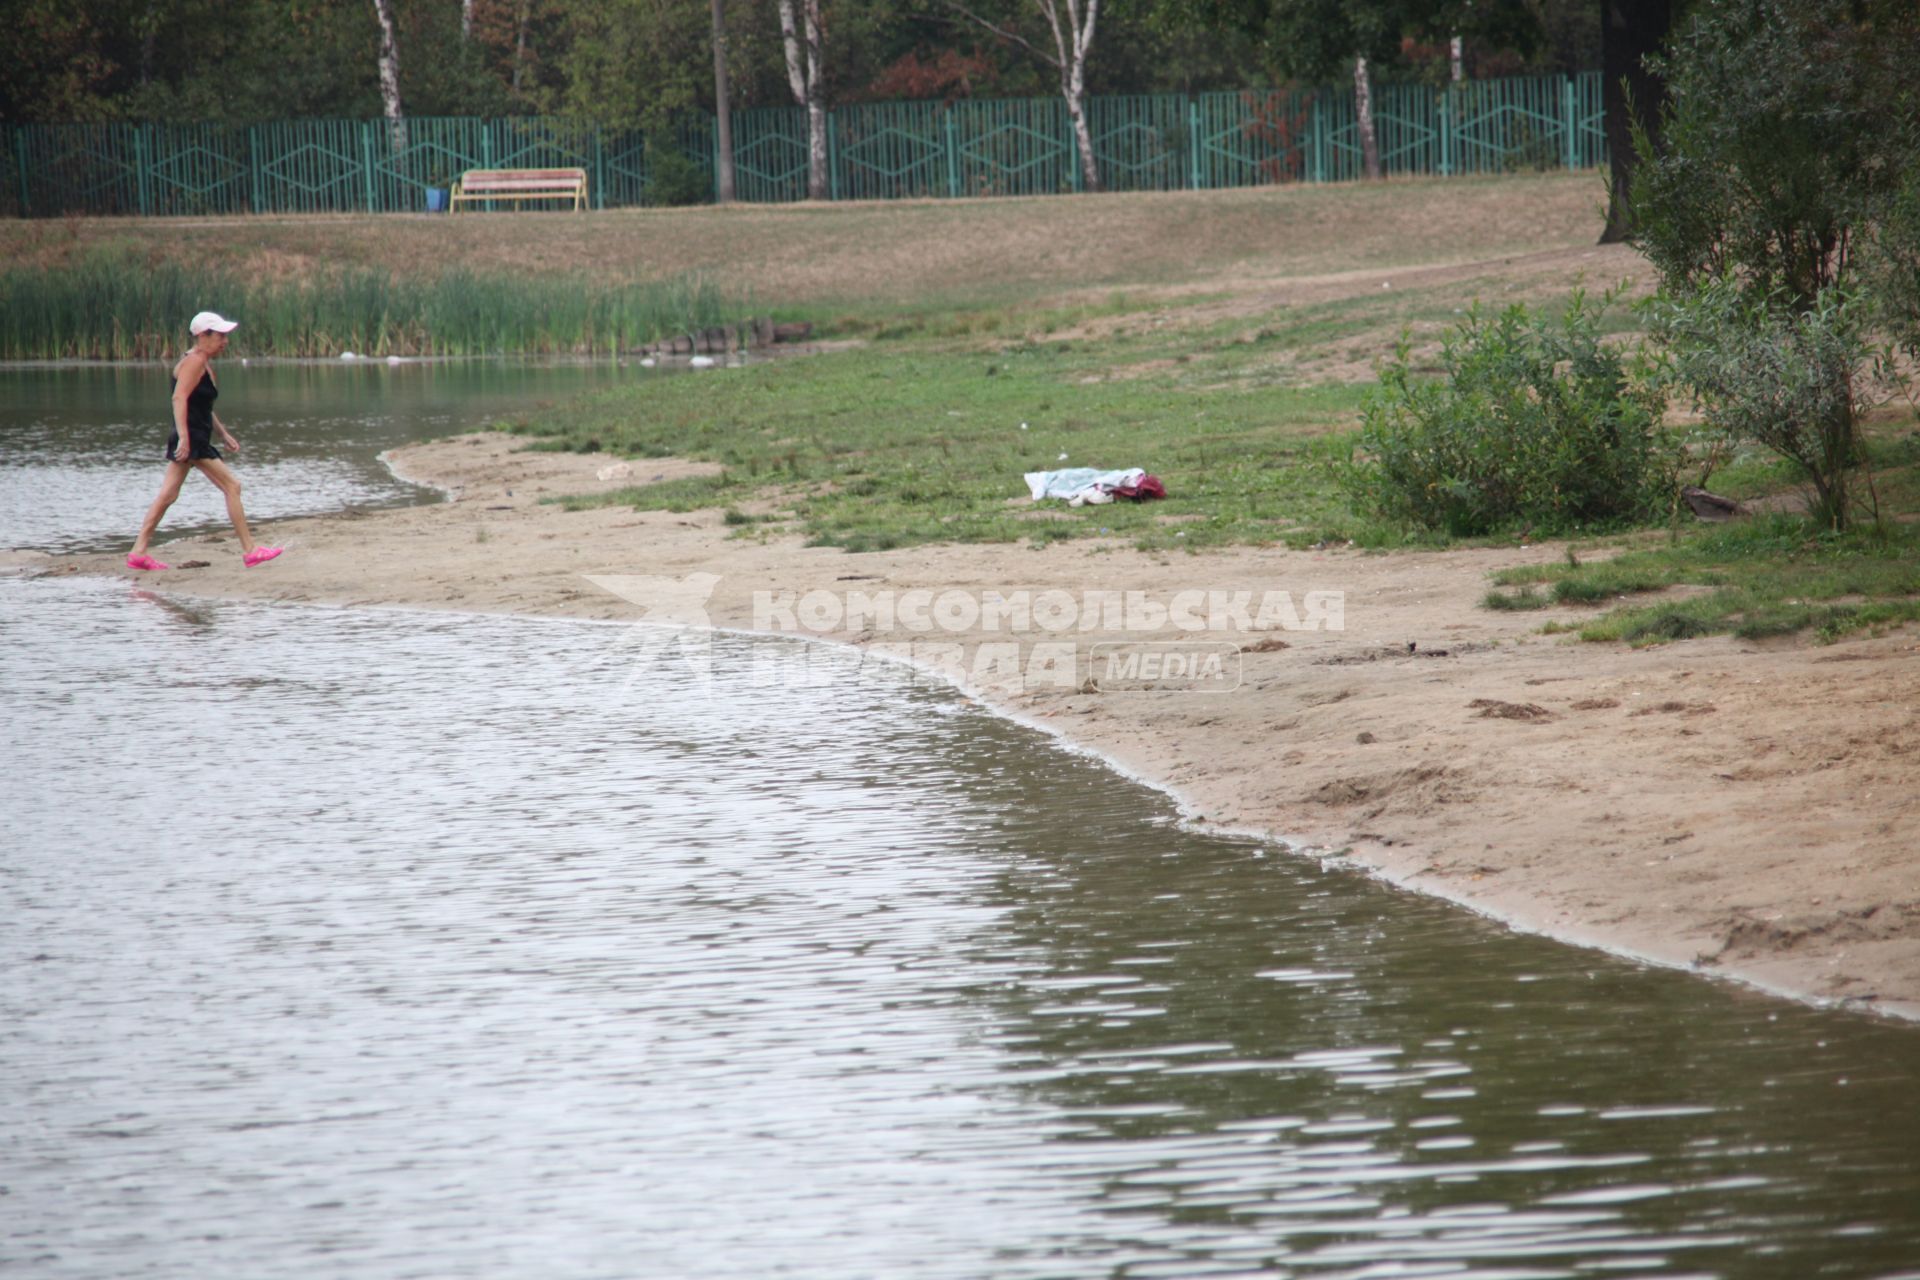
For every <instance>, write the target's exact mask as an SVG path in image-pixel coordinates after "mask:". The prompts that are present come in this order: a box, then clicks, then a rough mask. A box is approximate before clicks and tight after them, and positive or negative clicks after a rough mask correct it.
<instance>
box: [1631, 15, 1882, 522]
mask: <svg viewBox="0 0 1920 1280" xmlns="http://www.w3.org/2000/svg"><path fill="white" fill-rule="evenodd" d="M1916 14H1920V10H1916V9H1915V7H1914V5H1913V3H1912V0H1703V2H1702V3H1701V4H1699V5H1697V6H1695V7H1694V9H1693V12H1692V13H1691V15H1690V18H1689V21H1688V22H1687V23H1686V25H1685V26H1684V27H1683V28H1682V29H1681V30H1680V31H1679V32H1678V34H1677V35H1676V36H1675V39H1674V41H1673V44H1672V47H1671V49H1670V50H1669V52H1668V54H1667V55H1666V57H1665V58H1664V59H1662V60H1661V61H1660V63H1659V66H1658V68H1657V69H1658V70H1659V71H1660V72H1662V73H1663V74H1664V75H1665V77H1666V79H1667V89H1668V104H1667V107H1666V110H1665V112H1664V113H1663V122H1662V126H1661V141H1660V143H1659V145H1658V146H1656V145H1655V144H1654V142H1653V141H1652V139H1651V138H1649V137H1648V136H1647V134H1646V133H1645V131H1644V130H1642V131H1639V132H1637V133H1636V135H1635V138H1634V149H1635V151H1636V153H1637V163H1636V165H1635V167H1634V177H1633V193H1632V205H1633V215H1634V219H1635V222H1636V223H1637V226H1638V233H1637V238H1638V241H1639V243H1640V246H1641V248H1642V249H1643V250H1644V251H1645V252H1646V254H1647V257H1648V259H1649V260H1650V261H1651V262H1652V263H1653V265H1654V266H1655V268H1657V269H1658V271H1659V272H1660V279H1661V284H1662V287H1663V291H1664V294H1665V298H1664V300H1663V304H1662V309H1661V311H1660V313H1659V314H1658V315H1657V316H1656V320H1657V322H1658V332H1659V334H1660V336H1661V337H1662V338H1663V339H1664V340H1665V341H1666V342H1667V344H1668V345H1669V347H1670V348H1671V349H1672V350H1673V352H1674V354H1675V357H1676V359H1675V373H1676V375H1677V381H1678V382H1679V384H1680V385H1681V386H1682V387H1684V388H1686V389H1687V390H1689V391H1691V393H1692V394H1693V397H1694V399H1695V402H1696V403H1697V405H1698V406H1699V408H1700V409H1701V411H1702V413H1703V415H1704V417H1705V419H1706V421H1707V423H1708V425H1709V427H1711V428H1713V429H1715V430H1718V431H1720V432H1723V433H1724V434H1725V435H1726V436H1727V437H1729V438H1731V439H1736V440H1753V441H1757V442H1758V443H1760V444H1763V445H1765V446H1766V447H1768V448H1770V449H1772V450H1774V451H1775V452H1776V453H1778V454H1780V455H1781V456H1782V457H1785V458H1789V459H1791V460H1792V461H1793V462H1794V463H1795V464H1796V465H1797V466H1798V467H1800V468H1801V469H1802V470H1803V471H1804V473H1805V475H1806V477H1807V479H1808V481H1809V482H1810V485H1811V487H1812V489H1813V502H1812V504H1811V507H1812V513H1813V515H1814V518H1815V519H1816V521H1817V522H1818V523H1820V524H1821V525H1824V526H1826V527H1828V528H1831V529H1841V528H1845V527H1846V526H1847V525H1848V524H1849V523H1851V522H1852V521H1853V520H1854V519H1855V518H1857V516H1858V515H1859V514H1861V513H1862V512H1861V510H1859V509H1860V508H1862V507H1863V506H1865V507H1866V510H1867V513H1869V514H1871V504H1870V503H1868V504H1862V503H1861V502H1860V501H1859V496H1858V494H1857V493H1856V492H1855V490H1856V486H1855V484H1854V480H1855V467H1856V464H1857V463H1858V461H1859V459H1860V456H1861V452H1862V451H1861V446H1860V442H1859V440H1858V437H1857V434H1856V431H1855V425H1856V422H1857V421H1858V418H1859V411H1860V408H1861V405H1860V404H1859V403H1858V400H1857V397H1858V395H1859V388H1860V384H1861V382H1862V377H1861V375H1862V374H1863V373H1864V372H1865V370H1866V366H1867V361H1868V356H1869V351H1868V346H1869V344H1868V340H1867V336H1866V330H1867V328H1868V327H1869V324H1870V322H1871V321H1877V322H1878V325H1879V327H1880V328H1881V330H1882V331H1883V333H1885V334H1886V335H1888V336H1890V337H1892V338H1894V339H1895V340H1896V341H1898V342H1900V343H1902V344H1903V345H1905V346H1906V347H1907V348H1908V351H1909V353H1913V352H1916V351H1920V269H1917V268H1920V177H1916V174H1920V130H1916V129H1915V127H1914V124H1913V122H1914V120H1915V118H1916V117H1915V111H1916V109H1920V91H1917V90H1916V89H1915V87H1914V82H1913V74H1912V73H1913V67H1914V66H1915V65H1916V59H1920V16H1916ZM1883 368H1886V369H1888V370H1890V371H1893V372H1895V373H1896V375H1898V372H1899V371H1898V369H1897V368H1896V367H1895V366H1894V365H1893V363H1892V362H1885V363H1884V364H1883ZM1867 494H1868V497H1869V498H1871V488H1870V487H1869V488H1868V490H1867Z"/></svg>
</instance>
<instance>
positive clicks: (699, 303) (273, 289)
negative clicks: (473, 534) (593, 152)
mask: <svg viewBox="0 0 1920 1280" xmlns="http://www.w3.org/2000/svg"><path fill="white" fill-rule="evenodd" d="M208 307H214V308H217V309H218V310H220V311H221V312H224V313H225V314H227V315H230V316H233V317H234V318H235V319H237V320H239V321H240V322H241V325H242V328H241V330H240V332H239V335H238V336H239V338H240V344H239V345H240V349H241V350H243V351H245V352H247V353H248V354H251V355H275V356H334V355H338V354H339V353H341V352H342V351H353V352H357V353H360V354H363V355H375V356H385V355H443V356H445V355H456V356H467V355H496V354H511V355H590V354H605V353H610V352H614V351H621V350H626V349H630V348H632V347H634V346H638V345H641V344H644V343H647V342H651V341H653V340H655V339H657V338H663V337H669V336H672V335H676V334H682V333H687V332H689V331H691V330H695V329H702V328H711V327H714V326H718V325H721V324H725V323H727V322H728V321H730V320H737V319H739V318H741V316H740V310H741V309H739V308H736V307H734V306H733V305H731V304H730V303H729V302H728V301H727V300H726V299H725V298H723V297H722V296H721V293H720V290H719V288H718V287H717V286H716V285H714V284H713V283H712V282H711V281H709V280H706V279H704V278H702V277H700V276H697V275H682V276H675V277H672V278H670V279H667V280H661V281H655V282H651V283H647V284H640V285H623V284H603V283H598V282H594V281H587V280H578V279H566V278H558V279H555V278H535V279H525V278H521V277H507V276H481V275H476V274H474V273H472V272H470V271H466V270H462V269H455V270H451V271H447V272H445V273H443V274H441V275H439V276H434V277H430V278H424V279H408V278H402V277H396V276H394V275H392V274H390V273H389V272H386V271H383V270H375V269H368V268H358V269H353V268H349V269H342V270H338V271H333V272H328V273H325V274H322V275H319V276H315V277H312V278H309V279H306V280H260V279H255V278H250V277H243V276H241V275H240V274H239V273H237V272H235V271H232V270H230V269H227V268H222V267H219V266H217V265H196V266H194V267H193V268H192V269H191V270H189V269H187V268H184V267H182V266H180V265H178V264H175V263H159V264H154V263H149V262H146V261H144V260H142V259H139V258H137V257H135V256H134V255H131V254H125V253H104V254H97V255H94V256H91V257H88V258H85V259H82V260H81V261H80V262H78V263H75V264H73V265H72V266H67V267H60V268H56V269H54V270H48V271H41V270H32V269H24V268H15V269H11V270H7V271H4V272H0V359H9V360H48V359H55V360H57V359H92V360H137V359H149V358H159V357H164V356H167V355H171V354H173V353H175V352H177V351H179V350H180V349H181V346H182V344H183V343H184V342H185V341H186V340H187V335H186V319H187V317H189V316H191V315H193V313H194V312H196V311H200V310H203V309H205V308H208Z"/></svg>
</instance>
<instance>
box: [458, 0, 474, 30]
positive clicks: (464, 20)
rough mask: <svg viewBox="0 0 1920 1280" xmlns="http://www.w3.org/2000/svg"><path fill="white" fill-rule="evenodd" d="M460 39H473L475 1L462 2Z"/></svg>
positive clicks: (462, 0) (463, 0)
mask: <svg viewBox="0 0 1920 1280" xmlns="http://www.w3.org/2000/svg"><path fill="white" fill-rule="evenodd" d="M460 38H461V39H462V40H471V39H473V0H460Z"/></svg>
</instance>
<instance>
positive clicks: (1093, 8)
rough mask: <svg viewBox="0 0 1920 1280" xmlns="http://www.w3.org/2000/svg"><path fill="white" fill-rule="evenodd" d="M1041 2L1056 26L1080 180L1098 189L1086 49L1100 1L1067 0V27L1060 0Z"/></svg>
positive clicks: (1055, 41) (1062, 85)
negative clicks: (1063, 18)
mask: <svg viewBox="0 0 1920 1280" xmlns="http://www.w3.org/2000/svg"><path fill="white" fill-rule="evenodd" d="M1083 3H1084V4H1085V6H1086V8H1085V10H1084V11H1083V10H1082V9H1081V5H1082V4H1083ZM1039 4H1040V12H1041V13H1042V14H1044V15H1045V16H1046V19H1047V25H1048V26H1050V27H1052V28H1053V47H1054V52H1055V54H1056V56H1057V58H1058V61H1057V62H1056V64H1055V65H1056V66H1058V67H1059V68H1060V96H1061V97H1063V98H1065V99H1066V101H1067V118H1068V119H1070V120H1071V121H1073V137H1074V141H1075V142H1076V143H1077V144H1078V146H1079V148H1080V183H1081V186H1082V187H1083V188H1084V189H1085V190H1088V191H1098V190H1100V158H1099V157H1098V156H1096V155H1095V154H1094V153H1093V130H1092V129H1090V128H1089V127H1088V125H1087V51H1088V50H1090V49H1091V48H1092V47H1093V32H1094V27H1095V26H1096V25H1097V24H1098V23H1099V21H1100V0H1066V24H1065V26H1064V27H1063V26H1062V25H1061V22H1060V17H1061V14H1060V5H1059V0H1039Z"/></svg>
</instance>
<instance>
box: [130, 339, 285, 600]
mask: <svg viewBox="0 0 1920 1280" xmlns="http://www.w3.org/2000/svg"><path fill="white" fill-rule="evenodd" d="M235 323H236V322H235V321H232V320H227V319H224V318H222V317H221V316H219V315H217V314H215V313H214V312H212V311H202V312H201V313H200V314H199V315H197V316H195V317H194V318H193V320H192V321H191V322H189V324H188V325H187V331H188V332H189V333H191V334H192V335H193V348H192V349H191V350H190V351H188V352H187V354H186V355H184V356H182V357H181V358H180V363H179V364H177V365H175V366H174V367H173V434H171V435H169V436H168V437H167V474H166V478H165V479H163V480H161V482H160V496H159V497H157V498H155V499H154V500H153V506H151V507H149V508H148V509H147V518H146V519H145V520H143V521H141V522H140V536H139V537H138V538H136V539H135V540H134V544H133V550H132V551H131V552H129V553H128V554H127V567H128V568H130V569H164V568H166V567H167V566H166V565H164V564H161V563H160V562H159V561H158V560H155V559H154V558H153V557H152V556H150V555H148V554H147V542H148V540H149V539H151V538H152V537H153V531H154V530H155V529H157V528H159V527H160V517H162V516H164V515H166V514H167V508H168V507H171V506H172V505H173V501H174V499H175V498H178V497H179V496H180V486H181V484H182V483H184V482H185V480H186V478H187V472H188V471H190V470H191V469H193V468H194V467H198V468H200V472H201V474H202V475H204V476H206V477H207V479H209V480H211V481H213V482H214V484H216V485H218V486H219V488H220V492H221V493H223V494H225V495H226V496H227V516H228V518H229V519H231V520H232V521H233V531H234V532H235V533H237V534H239V535H240V554H241V557H242V559H243V560H244V561H245V562H246V564H247V566H248V567H249V568H251V567H252V566H254V565H256V564H264V563H266V562H267V561H268V560H271V559H273V558H274V557H275V556H277V555H279V554H280V551H281V548H279V547H263V546H260V545H258V544H257V543H255V542H254V540H253V534H252V533H251V532H250V531H249V530H248V529H247V513H246V512H245V511H244V510H242V509H241V506H240V478H239V477H238V476H236V475H234V474H233V468H231V467H229V466H228V465H227V464H226V463H225V462H222V461H221V460H220V452H219V450H217V449H215V448H214V447H213V433H214V432H215V431H218V432H219V433H220V443H222V444H224V445H225V446H226V447H227V448H228V449H230V450H232V451H233V452H234V453H238V452H240V442H239V441H238V440H235V439H234V438H233V433H232V432H231V431H228V430H227V424H226V423H224V422H222V421H220V419H219V418H218V417H217V416H216V415H215V414H214V412H213V402H214V400H215V399H216V398H218V396H219V395H220V388H219V386H218V384H216V383H215V382H214V380H213V360H214V357H215V356H218V355H219V354H220V353H221V352H222V351H225V350H226V349H227V335H228V334H229V333H231V332H233V329H234V326H235ZM182 440H184V441H185V442H186V443H185V445H184V446H183V445H182V444H181V441H182Z"/></svg>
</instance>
